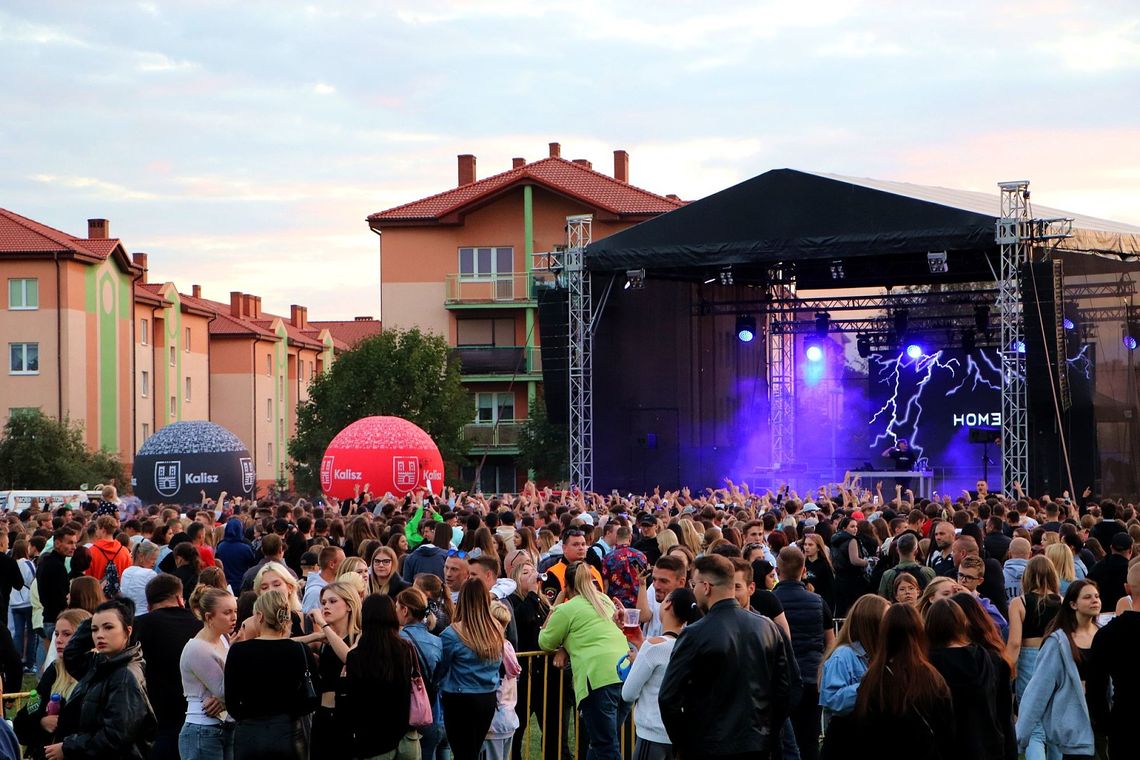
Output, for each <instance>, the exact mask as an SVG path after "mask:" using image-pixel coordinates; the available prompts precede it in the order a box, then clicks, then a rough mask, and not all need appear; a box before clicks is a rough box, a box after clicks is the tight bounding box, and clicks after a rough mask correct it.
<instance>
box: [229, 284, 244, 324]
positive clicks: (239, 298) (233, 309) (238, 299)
mask: <svg viewBox="0 0 1140 760" xmlns="http://www.w3.org/2000/svg"><path fill="white" fill-rule="evenodd" d="M244 303H245V296H244V295H243V294H242V292H241V291H240V290H231V291H230V316H231V317H238V318H239V319H240V318H241V316H242V313H241V307H242V304H244Z"/></svg>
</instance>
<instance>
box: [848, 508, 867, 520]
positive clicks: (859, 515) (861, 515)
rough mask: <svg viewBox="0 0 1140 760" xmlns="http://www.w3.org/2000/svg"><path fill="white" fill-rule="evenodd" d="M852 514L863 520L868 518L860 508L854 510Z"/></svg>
mask: <svg viewBox="0 0 1140 760" xmlns="http://www.w3.org/2000/svg"><path fill="white" fill-rule="evenodd" d="M851 516H852V517H854V518H855V519H856V520H863V519H866V518H865V517H864V516H863V513H862V512H861V511H860V510H858V509H856V510H855V511H854V512H852V513H851Z"/></svg>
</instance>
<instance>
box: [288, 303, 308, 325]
mask: <svg viewBox="0 0 1140 760" xmlns="http://www.w3.org/2000/svg"><path fill="white" fill-rule="evenodd" d="M289 323H290V324H292V325H293V327H296V328H297V329H298V330H307V329H309V310H308V309H307V308H305V307H304V306H298V305H297V304H291V305H290V306H289Z"/></svg>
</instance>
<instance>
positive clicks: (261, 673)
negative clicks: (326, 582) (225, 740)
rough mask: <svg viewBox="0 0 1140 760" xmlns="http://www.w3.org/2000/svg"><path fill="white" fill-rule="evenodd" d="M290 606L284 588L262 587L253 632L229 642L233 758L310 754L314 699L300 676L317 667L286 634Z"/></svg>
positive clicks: (308, 675) (227, 680)
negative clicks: (241, 638) (233, 722)
mask: <svg viewBox="0 0 1140 760" xmlns="http://www.w3.org/2000/svg"><path fill="white" fill-rule="evenodd" d="M271 564H275V563H271ZM286 574H288V573H286ZM292 610H293V602H292V601H291V600H290V599H289V597H288V596H287V592H285V591H282V590H280V589H268V590H266V591H264V592H262V593H261V594H260V595H259V596H258V597H257V601H256V602H254V605H253V616H254V620H255V622H256V626H257V633H258V635H257V637H256V638H253V639H249V640H246V641H239V642H238V643H236V644H234V645H233V646H232V647H231V648H230V653H229V655H228V656H227V657H226V667H225V695H226V698H225V703H226V710H228V711H229V713H230V715H231V716H233V718H234V719H235V720H236V721H237V725H236V727H235V729H234V760H264V759H265V758H289V759H290V760H294V759H295V760H304V759H305V758H308V757H309V738H308V737H309V730H308V724H309V722H310V720H311V715H312V713H313V711H314V710H315V709H316V707H317V700H313V699H311V698H310V697H309V696H308V694H307V692H308V689H307V687H306V684H305V681H306V680H310V679H311V674H312V673H315V672H316V667H315V663H314V662H313V657H312V655H311V654H310V653H309V648H308V647H306V646H305V645H304V644H301V643H299V642H297V641H292V640H290V638H289V627H290V618H291V617H292Z"/></svg>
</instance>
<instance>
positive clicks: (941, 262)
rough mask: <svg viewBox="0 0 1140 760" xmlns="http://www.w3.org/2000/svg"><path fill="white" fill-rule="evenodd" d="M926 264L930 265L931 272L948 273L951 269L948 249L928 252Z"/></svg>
mask: <svg viewBox="0 0 1140 760" xmlns="http://www.w3.org/2000/svg"><path fill="white" fill-rule="evenodd" d="M926 265H927V266H928V267H930V273H931V274H946V273H947V272H949V271H950V264H949V263H948V262H947V257H946V251H931V252H929V253H927V254H926Z"/></svg>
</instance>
